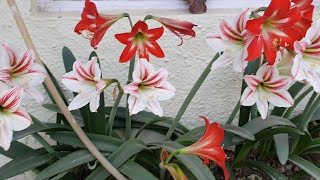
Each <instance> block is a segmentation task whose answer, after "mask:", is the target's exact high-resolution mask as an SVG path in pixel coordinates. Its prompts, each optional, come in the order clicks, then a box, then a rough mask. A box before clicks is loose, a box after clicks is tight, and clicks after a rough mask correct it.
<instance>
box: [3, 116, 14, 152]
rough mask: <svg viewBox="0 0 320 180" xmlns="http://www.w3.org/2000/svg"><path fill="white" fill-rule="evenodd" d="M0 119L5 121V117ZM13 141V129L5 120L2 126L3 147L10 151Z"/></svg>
mask: <svg viewBox="0 0 320 180" xmlns="http://www.w3.org/2000/svg"><path fill="white" fill-rule="evenodd" d="M0 117H1V116H0ZM0 121H3V119H0ZM11 141H12V129H11V128H10V126H9V125H8V124H7V123H6V122H4V123H3V124H2V125H1V126H0V146H1V147H2V148H3V150H5V151H8V150H9V148H10V144H11Z"/></svg>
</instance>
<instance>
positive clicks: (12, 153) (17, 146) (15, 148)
mask: <svg viewBox="0 0 320 180" xmlns="http://www.w3.org/2000/svg"><path fill="white" fill-rule="evenodd" d="M33 150H34V149H32V148H31V147H29V146H27V145H25V144H23V143H21V142H19V141H13V142H11V146H10V149H9V150H8V151H4V150H3V149H2V148H0V154H2V155H4V156H6V157H8V158H11V159H14V158H17V157H18V156H20V155H23V154H25V153H27V152H30V151H33Z"/></svg>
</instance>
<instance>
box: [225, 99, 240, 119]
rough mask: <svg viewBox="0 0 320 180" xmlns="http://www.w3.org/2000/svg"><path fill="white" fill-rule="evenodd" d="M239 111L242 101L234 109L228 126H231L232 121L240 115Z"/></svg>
mask: <svg viewBox="0 0 320 180" xmlns="http://www.w3.org/2000/svg"><path fill="white" fill-rule="evenodd" d="M239 109H240V101H238V103H237V105H236V106H235V107H234V109H233V111H232V113H231V115H230V116H229V118H228V120H227V122H226V124H231V123H232V121H233V120H234V118H235V117H236V115H237V114H238V112H239Z"/></svg>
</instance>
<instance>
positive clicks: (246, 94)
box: [240, 87, 258, 106]
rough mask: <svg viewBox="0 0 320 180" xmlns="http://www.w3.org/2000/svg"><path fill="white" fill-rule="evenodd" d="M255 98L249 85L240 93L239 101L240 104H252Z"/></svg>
mask: <svg viewBox="0 0 320 180" xmlns="http://www.w3.org/2000/svg"><path fill="white" fill-rule="evenodd" d="M257 98H258V96H257V94H256V93H255V92H254V91H252V90H251V89H250V88H249V87H247V88H246V89H245V90H244V91H243V93H242V95H241V100H240V102H241V105H242V106H252V105H254V103H256V101H257Z"/></svg>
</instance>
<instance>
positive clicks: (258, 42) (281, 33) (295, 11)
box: [246, 0, 313, 65]
mask: <svg viewBox="0 0 320 180" xmlns="http://www.w3.org/2000/svg"><path fill="white" fill-rule="evenodd" d="M293 2H296V4H294V5H293V6H291V1H290V0H281V1H278V0H272V1H271V3H270V5H269V6H268V7H267V9H266V11H265V12H264V14H263V16H261V17H258V18H255V19H252V20H249V21H248V22H247V25H246V29H247V30H248V31H249V32H251V33H252V34H254V35H256V36H255V37H254V38H252V39H250V40H248V41H250V44H249V46H248V58H247V60H249V61H251V60H254V59H256V58H258V57H259V56H260V55H261V53H262V52H264V53H265V56H266V59H267V61H268V63H269V65H273V64H274V62H275V59H276V52H277V47H278V46H282V47H292V45H293V42H294V41H296V40H300V39H301V38H302V37H303V35H304V34H305V32H306V30H307V29H308V28H309V27H310V25H311V22H310V21H309V18H308V17H309V16H310V10H311V11H312V10H313V8H312V7H311V6H312V5H310V4H311V2H312V0H311V1H308V2H307V1H304V2H302V1H298V0H294V1H293ZM311 14H312V12H311ZM304 15H307V16H308V17H307V18H302V16H304ZM302 34H303V35H302Z"/></svg>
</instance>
